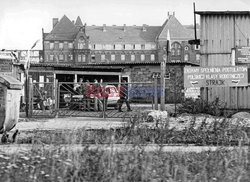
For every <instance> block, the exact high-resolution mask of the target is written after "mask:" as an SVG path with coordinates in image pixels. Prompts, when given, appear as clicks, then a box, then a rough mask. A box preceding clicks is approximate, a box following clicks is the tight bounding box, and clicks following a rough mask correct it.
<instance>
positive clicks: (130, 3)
mask: <svg viewBox="0 0 250 182" xmlns="http://www.w3.org/2000/svg"><path fill="white" fill-rule="evenodd" d="M194 1H195V2H196V10H211V11H212V10H217V11H218V10H221V11H225V10H238V11H240V10H250V3H249V2H248V1H249V0H230V1H229V0H0V49H3V48H5V49H29V48H30V47H31V46H32V44H33V43H34V42H35V41H36V40H38V39H40V44H38V46H37V47H36V48H35V49H41V35H42V28H44V29H45V32H50V31H51V28H52V18H59V19H60V18H62V16H63V15H64V14H65V15H67V16H68V17H69V18H70V19H71V20H75V19H76V17H77V16H78V15H79V16H80V17H81V19H82V21H83V23H87V25H103V24H106V25H114V24H116V25H123V24H127V25H142V24H148V25H162V24H163V23H164V21H165V20H166V18H167V14H168V12H171V13H172V12H173V11H174V12H175V16H176V17H177V19H178V20H179V21H180V22H181V23H182V24H185V25H188V24H193V2H194Z"/></svg>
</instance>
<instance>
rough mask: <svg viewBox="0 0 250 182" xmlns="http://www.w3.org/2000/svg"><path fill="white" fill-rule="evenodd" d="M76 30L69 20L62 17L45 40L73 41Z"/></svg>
mask: <svg viewBox="0 0 250 182" xmlns="http://www.w3.org/2000/svg"><path fill="white" fill-rule="evenodd" d="M77 31H78V28H77V27H76V26H75V25H74V23H73V22H72V21H70V19H69V18H68V17H67V16H66V15H64V16H63V17H62V19H61V20H60V21H59V22H58V23H57V24H56V26H55V27H54V28H53V29H52V31H51V32H50V33H49V34H48V35H47V36H46V37H45V40H73V39H74V36H75V34H76V33H77Z"/></svg>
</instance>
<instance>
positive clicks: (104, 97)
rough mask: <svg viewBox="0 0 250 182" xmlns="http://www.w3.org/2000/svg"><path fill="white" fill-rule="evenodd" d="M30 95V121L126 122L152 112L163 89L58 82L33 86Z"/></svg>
mask: <svg viewBox="0 0 250 182" xmlns="http://www.w3.org/2000/svg"><path fill="white" fill-rule="evenodd" d="M77 88H78V89H77ZM124 88H126V89H124ZM29 93H30V94H29V97H30V99H29V101H30V102H29V103H30V104H29V110H30V112H29V113H30V114H29V116H30V117H56V116H57V117H102V118H127V117H131V116H133V115H135V114H138V113H140V112H143V111H145V110H147V109H152V108H153V104H154V102H155V100H156V99H157V100H159V98H160V96H161V88H160V86H159V85H158V86H157V88H156V85H155V84H153V83H152V82H150V83H141V82H140V83H123V84H122V85H121V83H118V82H115V83H101V84H100V83H81V84H76V83H73V82H59V83H58V82H57V81H56V82H55V83H54V82H44V83H41V82H39V83H38V82H37V83H34V82H33V83H32V82H31V83H30V86H29ZM123 95H125V96H126V98H123ZM127 104H128V105H127ZM120 105H121V106H120ZM119 106H120V108H119ZM128 107H130V108H128ZM129 109H131V111H130V110H129Z"/></svg>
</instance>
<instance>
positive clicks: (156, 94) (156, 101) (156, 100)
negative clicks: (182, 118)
mask: <svg viewBox="0 0 250 182" xmlns="http://www.w3.org/2000/svg"><path fill="white" fill-rule="evenodd" d="M157 90H158V89H157V77H156V78H154V110H158V92H157Z"/></svg>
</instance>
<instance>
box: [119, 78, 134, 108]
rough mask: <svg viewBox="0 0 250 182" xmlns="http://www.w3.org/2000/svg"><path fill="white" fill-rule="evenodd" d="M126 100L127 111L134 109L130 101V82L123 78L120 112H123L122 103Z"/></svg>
mask: <svg viewBox="0 0 250 182" xmlns="http://www.w3.org/2000/svg"><path fill="white" fill-rule="evenodd" d="M124 102H125V104H126V106H127V112H129V111H132V109H131V107H130V104H129V101H128V84H126V81H125V80H123V81H122V84H121V87H120V99H119V100H118V112H122V105H123V103H124Z"/></svg>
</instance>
